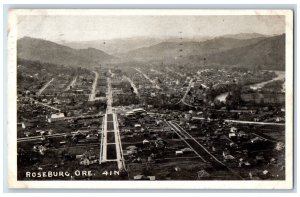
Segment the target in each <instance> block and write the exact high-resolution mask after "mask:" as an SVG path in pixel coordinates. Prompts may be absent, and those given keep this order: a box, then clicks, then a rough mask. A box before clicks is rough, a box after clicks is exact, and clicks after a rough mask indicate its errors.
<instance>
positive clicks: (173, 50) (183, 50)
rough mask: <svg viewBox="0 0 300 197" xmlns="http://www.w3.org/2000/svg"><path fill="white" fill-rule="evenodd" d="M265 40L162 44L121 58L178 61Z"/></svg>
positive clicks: (123, 55)
mask: <svg viewBox="0 0 300 197" xmlns="http://www.w3.org/2000/svg"><path fill="white" fill-rule="evenodd" d="M263 39H264V38H263V37H259V38H252V39H245V40H241V39H234V38H224V37H218V38H214V39H210V40H206V41H202V42H194V41H191V42H180V43H179V42H162V43H159V44H156V45H153V46H150V47H143V48H139V49H137V50H133V51H129V52H128V53H125V54H122V55H121V57H123V58H125V60H136V61H153V60H168V59H173V58H175V59H176V58H178V57H180V56H181V57H185V56H193V55H208V54H213V53H219V52H222V51H226V50H230V49H234V48H239V47H242V46H247V45H251V44H254V43H257V42H259V41H261V40H263Z"/></svg>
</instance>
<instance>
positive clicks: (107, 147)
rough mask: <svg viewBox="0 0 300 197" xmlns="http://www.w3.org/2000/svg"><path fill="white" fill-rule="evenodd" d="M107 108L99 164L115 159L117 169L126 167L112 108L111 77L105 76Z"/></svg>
mask: <svg viewBox="0 0 300 197" xmlns="http://www.w3.org/2000/svg"><path fill="white" fill-rule="evenodd" d="M106 97H107V108H106V114H105V115H104V118H103V124H102V131H103V132H102V135H101V145H100V157H99V158H100V159H99V161H100V164H101V163H106V162H113V161H116V162H117V164H118V168H119V170H124V169H126V167H125V162H124V157H123V150H122V143H121V137H120V131H119V125H118V118H117V114H116V113H114V111H113V108H112V103H113V96H112V88H111V79H110V78H107V95H106Z"/></svg>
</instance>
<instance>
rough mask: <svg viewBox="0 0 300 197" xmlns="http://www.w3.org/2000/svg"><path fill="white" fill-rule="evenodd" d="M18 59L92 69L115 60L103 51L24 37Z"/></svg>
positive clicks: (19, 46)
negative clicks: (75, 47)
mask: <svg viewBox="0 0 300 197" xmlns="http://www.w3.org/2000/svg"><path fill="white" fill-rule="evenodd" d="M17 56H18V58H22V59H27V60H34V61H40V62H47V63H52V64H58V65H67V66H80V67H90V66H97V65H99V64H101V63H105V62H110V61H113V60H114V58H115V57H114V56H111V55H109V54H107V53H105V52H103V51H101V50H98V49H93V48H88V49H72V48H70V47H67V46H63V45H60V44H57V43H54V42H50V41H47V40H42V39H36V38H30V37H24V38H21V39H19V40H18V41H17Z"/></svg>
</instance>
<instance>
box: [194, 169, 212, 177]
mask: <svg viewBox="0 0 300 197" xmlns="http://www.w3.org/2000/svg"><path fill="white" fill-rule="evenodd" d="M197 174H198V179H203V178H208V177H210V174H209V173H208V172H206V171H205V170H200V171H198V173H197Z"/></svg>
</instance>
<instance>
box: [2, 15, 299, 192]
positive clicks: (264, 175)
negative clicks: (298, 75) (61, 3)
mask: <svg viewBox="0 0 300 197" xmlns="http://www.w3.org/2000/svg"><path fill="white" fill-rule="evenodd" d="M7 29H8V32H7V35H8V50H9V51H8V55H9V56H8V64H7V71H8V73H7V74H8V82H7V85H8V88H7V89H8V92H7V96H8V101H9V103H8V114H7V117H8V118H7V119H8V123H7V128H8V129H7V133H8V157H9V162H8V175H9V176H8V179H9V180H8V183H9V187H10V188H120V189H124V188H130V189H141V188H144V189H291V188H293V11H292V10H199V9H186V10H185V9H159V10H155V9H135V10H130V9H122V10H117V9H115V10H114V9H77V10H75V9H13V10H10V12H9V17H8V28H7Z"/></svg>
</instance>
